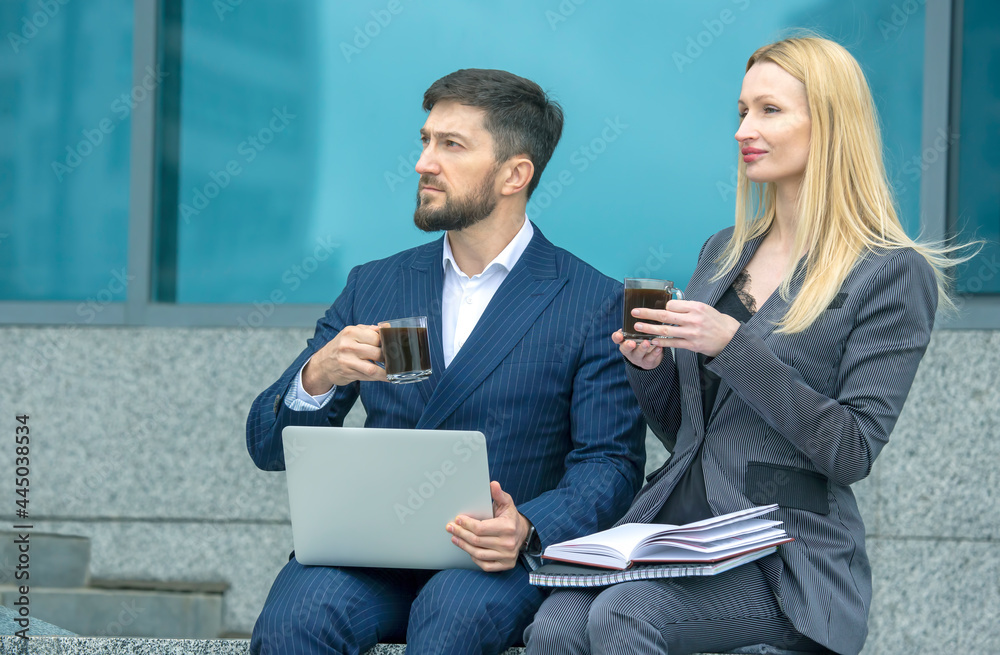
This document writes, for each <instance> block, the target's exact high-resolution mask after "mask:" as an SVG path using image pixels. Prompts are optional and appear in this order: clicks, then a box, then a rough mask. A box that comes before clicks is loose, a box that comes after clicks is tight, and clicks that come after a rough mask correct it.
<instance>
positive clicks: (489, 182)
mask: <svg viewBox="0 0 1000 655" xmlns="http://www.w3.org/2000/svg"><path fill="white" fill-rule="evenodd" d="M485 115H486V113H485V112H484V111H483V110H482V109H479V108H478V107H469V106H468V105H463V104H459V103H457V102H453V101H443V102H439V103H437V104H436V105H434V108H433V109H431V112H430V114H428V116H427V121H426V122H424V126H423V128H421V130H420V136H421V139H422V141H423V143H424V151H423V154H421V155H420V160H419V161H417V165H416V171H417V173H419V174H420V181H419V183H418V188H417V208H416V210H415V211H414V212H413V222H414V223H415V224H416V226H417V227H419V228H420V229H421V230H424V231H425V232H436V231H439V230H461V229H464V228H467V227H469V226H470V225H475V224H476V223H478V222H479V221H481V220H483V219H484V218H486V217H487V216H489V215H490V214H491V213H493V210H494V209H495V208H496V206H497V199H498V197H499V190H498V188H497V172H498V171H499V169H500V166H499V164H497V162H496V158H495V157H494V154H493V138H492V137H491V136H490V134H489V132H487V131H486V128H485V127H483V119H484V118H485Z"/></svg>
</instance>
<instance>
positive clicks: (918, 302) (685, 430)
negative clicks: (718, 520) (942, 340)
mask: <svg viewBox="0 0 1000 655" xmlns="http://www.w3.org/2000/svg"><path fill="white" fill-rule="evenodd" d="M738 108H739V114H740V119H741V121H740V126H739V130H738V131H737V132H736V140H737V142H738V143H739V149H740V164H739V178H740V185H739V192H738V196H737V206H736V225H735V226H734V227H732V228H728V229H726V230H723V231H722V232H720V233H718V234H716V235H714V236H713V237H712V238H710V239H709V240H708V242H707V243H706V244H705V245H704V247H703V248H702V251H701V255H700V257H699V260H698V266H697V268H696V270H695V272H694V275H693V276H692V278H691V281H690V283H689V284H688V286H687V288H686V289H685V291H686V293H687V297H688V300H672V301H670V303H669V304H668V305H667V308H666V309H665V310H643V309H639V310H635V311H634V312H633V315H635V316H637V317H638V318H640V319H646V320H648V321H650V322H648V323H640V324H638V325H637V326H636V327H637V329H638V330H641V331H643V332H646V333H650V334H655V335H658V336H659V337H662V339H660V338H657V339H654V340H652V341H643V342H641V343H637V342H635V341H631V340H623V338H622V334H621V332H617V333H615V334H614V335H613V337H612V338H613V339H614V342H615V343H616V344H619V348H620V349H621V352H622V354H623V355H624V356H625V357H626V358H627V360H628V361H629V362H630V363H631V366H630V367H629V370H628V378H629V382H630V383H631V385H632V389H633V390H634V392H635V394H636V396H637V397H638V399H639V402H640V405H641V406H642V409H643V412H644V414H645V415H646V418H647V420H648V421H649V424H650V426H651V427H652V428H653V430H654V431H655V432H656V434H657V435H658V436H659V437H660V439H661V440H662V441H663V442H664V444H665V445H666V446H667V448H668V449H669V450H670V451H672V456H671V458H670V460H669V461H668V463H667V464H666V465H665V466H664V467H663V468H662V469H660V470H659V471H657V472H656V473H654V474H653V475H651V476H650V477H649V479H648V483H647V485H646V486H645V487H644V488H643V490H642V491H641V492H640V493H639V495H638V496H637V497H636V499H635V501H634V502H633V504H632V507H631V509H630V510H629V511H628V513H627V514H626V515H625V517H624V518H623V519H622V520H621V522H622V523H628V522H647V523H648V522H656V523H671V524H680V523H685V522H689V521H694V520H699V519H702V518H707V517H709V516H713V515H719V514H724V513H727V512H732V511H735V510H739V509H744V508H748V507H751V506H753V505H762V504H768V503H777V504H778V505H780V509H779V510H778V511H777V512H776V513H774V514H772V515H770V516H769V517H768V518H776V519H779V520H782V521H784V528H785V529H786V530H787V531H788V533H789V534H790V535H791V536H792V537H794V538H795V541H793V542H791V543H789V544H786V545H784V546H781V547H780V548H779V553H778V554H775V555H771V556H768V557H766V558H764V559H762V560H760V561H758V562H756V563H753V564H750V565H747V566H743V567H739V568H737V569H734V570H731V571H729V572H727V573H724V574H720V575H718V576H715V577H707V578H681V579H675V580H662V581H644V582H628V583H622V584H619V585H614V586H611V587H608V588H605V589H585V590H576V589H574V590H559V591H556V592H555V593H553V594H552V595H551V596H550V597H549V598H548V599H547V600H546V601H545V602H544V603H543V605H542V607H541V609H539V611H538V614H537V615H536V617H535V621H534V623H533V624H532V625H531V626H530V627H529V628H528V629H527V630H526V632H525V637H526V640H527V644H528V651H529V652H531V653H544V654H546V655H549V654H553V653H669V654H670V655H675V654H677V653H694V652H703V651H709V652H730V651H732V650H733V649H738V648H746V647H749V646H752V645H756V644H767V645H770V646H771V647H776V648H777V649H780V650H785V651H797V652H831V651H832V652H836V653H842V654H845V655H846V654H854V653H858V652H859V651H860V650H861V647H862V645H863V644H864V642H865V637H866V635H867V622H868V608H869V604H870V602H871V569H870V567H869V563H868V556H867V554H866V552H865V528H864V524H863V523H862V520H861V516H860V513H859V512H858V505H857V502H856V501H855V498H854V494H853V493H852V491H851V486H850V485H851V484H853V483H854V482H857V481H858V480H861V479H863V478H864V477H865V476H867V475H868V474H869V473H870V472H871V469H872V464H873V463H874V461H875V458H876V457H877V456H878V454H879V452H880V451H881V450H882V447H883V446H884V445H885V444H886V442H887V441H888V439H889V434H890V432H891V431H892V428H893V426H894V424H895V423H896V419H897V417H898V416H899V413H900V410H901V409H902V407H903V402H904V401H905V399H906V396H907V393H908V392H909V389H910V385H911V383H912V382H913V378H914V375H915V374H916V372H917V366H918V364H919V363H920V359H921V357H922V356H923V354H924V350H925V349H926V348H927V343H928V341H929V339H930V335H931V327H932V325H933V322H934V313H935V309H936V306H937V302H938V298H939V297H941V298H942V299H943V302H950V301H949V300H948V297H947V295H946V294H945V293H944V285H945V282H946V279H945V275H944V270H945V267H946V266H948V265H950V264H951V263H953V262H950V261H949V260H948V258H947V257H946V255H947V254H948V252H949V250H948V249H947V248H935V247H931V246H927V245H921V244H918V243H915V242H914V241H913V240H911V239H910V238H909V237H908V236H907V235H906V233H905V231H904V230H903V228H902V226H901V225H900V222H899V218H898V217H897V215H896V209H895V206H894V200H893V195H892V191H891V189H890V186H889V184H888V181H887V177H886V173H885V168H884V166H883V162H882V144H881V137H880V134H879V129H878V122H877V119H876V114H875V108H874V104H873V102H872V96H871V92H870V91H869V88H868V84H867V82H866V80H865V77H864V74H863V73H862V71H861V69H860V67H859V66H858V64H857V62H856V61H855V59H854V58H853V57H852V56H851V55H850V54H849V53H848V52H847V50H845V49H844V48H843V47H841V46H840V45H837V44H836V43H833V42H831V41H828V40H825V39H820V38H814V37H805V38H790V39H785V40H783V41H779V42H777V43H773V44H770V45H767V46H764V47H762V48H760V49H759V50H757V52H755V53H754V54H753V56H752V57H750V60H749V61H748V62H747V70H746V75H745V77H744V78H743V87H742V90H741V92H740V97H739V102H738ZM654 321H655V322H654ZM661 323H662V324H661ZM666 339H669V341H667V340H666ZM666 347H672V348H674V349H675V357H673V358H672V357H670V354H669V353H665V352H664V350H665V348H666ZM675 360H676V362H675ZM542 538H543V540H544V535H543V536H542ZM746 652H755V653H759V652H762V650H761V649H760V647H757V648H756V649H753V650H747V651H746ZM764 652H773V650H772V651H766V650H765V651H764Z"/></svg>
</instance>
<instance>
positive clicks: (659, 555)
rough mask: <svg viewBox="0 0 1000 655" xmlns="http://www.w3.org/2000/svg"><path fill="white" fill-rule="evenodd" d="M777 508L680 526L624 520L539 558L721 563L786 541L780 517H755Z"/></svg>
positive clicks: (589, 562)
mask: <svg viewBox="0 0 1000 655" xmlns="http://www.w3.org/2000/svg"><path fill="white" fill-rule="evenodd" d="M777 508H778V506H777V505H766V506H762V507H751V508H749V509H745V510H740V511H738V512H732V513H730V514H724V515H722V516H714V517H712V518H708V519H704V520H702V521H696V522H694V523H687V524H685V525H662V524H645V523H626V524H624V525H619V526H617V527H614V528H611V529H610V530H604V531H602V532H597V533H595V534H592V535H588V536H586V537H579V538H577V539H571V540H569V541H563V542H561V543H558V544H553V545H551V546H549V547H548V548H546V549H545V552H544V553H542V557H543V558H544V559H547V560H553V561H557V562H567V563H569V564H582V565H585V566H592V567H599V568H604V569H616V570H625V569H628V568H630V567H631V566H632V565H633V564H650V563H681V562H683V563H713V562H715V563H718V562H723V561H726V560H731V559H734V558H739V557H741V556H743V555H747V554H749V553H755V552H758V551H762V550H764V549H767V548H771V547H774V546H778V545H779V544H783V543H787V542H789V541H791V540H792V539H791V538H790V537H789V536H788V534H787V533H786V532H785V531H784V530H783V529H781V528H780V527H779V526H780V525H781V521H770V520H767V519H761V518H758V517H760V516H762V515H764V514H767V513H768V512H772V511H774V510H776V509H777Z"/></svg>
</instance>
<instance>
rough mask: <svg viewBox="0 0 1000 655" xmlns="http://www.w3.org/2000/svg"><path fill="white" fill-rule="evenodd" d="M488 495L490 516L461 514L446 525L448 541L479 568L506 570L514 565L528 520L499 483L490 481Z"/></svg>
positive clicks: (525, 535) (525, 532) (523, 539)
mask: <svg viewBox="0 0 1000 655" xmlns="http://www.w3.org/2000/svg"><path fill="white" fill-rule="evenodd" d="M490 495H492V496H493V518H491V519H486V520H484V521H479V520H476V519H474V518H472V517H471V516H466V515H464V514H460V515H459V516H457V517H455V520H454V521H452V522H451V523H449V524H448V526H447V530H448V532H450V533H451V542H452V543H453V544H455V545H456V546H458V547H459V548H461V549H462V550H464V551H465V552H467V553H469V555H471V556H472V561H473V562H475V563H476V565H477V566H479V568H481V569H482V570H484V571H506V570H507V569H512V568H514V566H515V565H516V564H517V557H518V555H519V554H520V552H521V546H522V545H523V544H524V541H525V539H527V538H528V529H529V527H530V526H531V523H530V522H529V521H528V519H526V518H524V516H522V515H521V513H520V512H518V511H517V507H515V506H514V499H513V498H511V497H510V494H508V493H507V492H505V491H504V490H503V489H501V488H500V483H499V482H496V481H494V482H491V483H490Z"/></svg>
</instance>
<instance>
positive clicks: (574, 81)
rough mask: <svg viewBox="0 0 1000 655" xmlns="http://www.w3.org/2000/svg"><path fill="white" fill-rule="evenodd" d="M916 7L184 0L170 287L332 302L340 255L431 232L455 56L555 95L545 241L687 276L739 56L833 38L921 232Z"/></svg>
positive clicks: (733, 124) (721, 212)
mask: <svg viewBox="0 0 1000 655" xmlns="http://www.w3.org/2000/svg"><path fill="white" fill-rule="evenodd" d="M216 4H218V3H216ZM903 4H905V3H903ZM913 5H914V7H915V8H916V10H914V11H913V12H911V13H907V12H906V10H904V9H901V8H900V3H899V2H898V1H893V0H869V1H867V2H865V3H843V2H838V1H835V0H794V1H788V2H782V3H780V4H779V3H763V2H753V1H751V0H714V1H711V2H709V1H701V2H687V3H680V2H670V3H648V2H618V3H583V4H579V5H578V4H576V3H573V2H565V3H562V4H560V3H556V2H551V3H537V2H530V1H528V0H512V1H510V2H506V3H503V4H502V5H496V4H492V5H491V4H484V3H469V2H460V1H458V0H452V1H442V2H434V3H423V4H419V5H418V4H411V3H408V2H403V1H399V2H396V1H393V2H389V1H388V0H365V1H359V2H351V3H332V2H330V3H316V2H311V1H309V2H307V1H300V2H284V3H268V4H267V5H266V6H256V5H254V4H251V3H246V2H244V3H242V4H240V5H238V6H237V7H235V8H233V10H232V11H227V12H225V13H220V12H219V11H218V8H217V7H213V6H212V5H210V4H209V3H204V2H195V1H194V0H188V2H186V3H185V4H184V7H185V11H186V12H187V13H186V15H185V17H184V30H185V31H184V35H185V36H184V55H183V62H182V63H183V80H184V82H183V109H182V139H181V154H180V161H181V170H180V178H181V179H180V202H181V205H182V207H181V218H180V220H179V222H178V235H179V237H178V241H179V246H178V249H179V253H178V296H177V298H178V301H180V302H220V301H221V302H231V301H241V302H253V301H258V302H264V301H266V300H268V299H269V297H270V296H271V294H275V295H276V297H278V298H281V299H282V301H284V302H320V303H326V302H329V301H330V300H332V298H333V297H335V296H336V294H337V293H338V292H339V290H340V289H341V287H342V285H343V283H344V280H345V278H346V275H347V273H348V271H349V270H350V267H351V266H353V265H355V264H358V263H361V262H364V261H368V260H371V259H375V258H380V257H385V256H388V255H390V254H392V253H394V252H397V251H399V250H401V249H404V248H407V247H411V246H414V245H417V244H419V243H423V242H426V241H428V240H430V239H431V238H434V236H436V235H433V236H432V235H426V234H424V233H421V232H419V231H418V230H417V229H416V228H415V227H414V226H413V224H412V213H413V207H414V197H415V191H416V181H417V176H416V174H415V173H414V171H413V164H414V162H415V161H416V159H417V157H418V156H419V152H420V146H419V141H418V130H419V128H420V126H421V125H422V123H423V121H424V118H425V115H424V112H423V111H422V110H421V108H420V104H421V99H422V95H423V92H424V90H425V89H426V88H427V87H428V86H429V85H430V84H431V83H432V82H433V81H434V80H435V79H437V78H439V77H441V76H443V75H445V74H447V73H449V72H452V71H453V70H456V69H458V68H463V67H481V68H502V69H506V70H510V71H512V72H515V73H517V74H520V75H523V76H526V77H529V78H531V79H533V80H535V81H537V82H539V83H540V84H541V85H542V86H543V87H544V88H546V89H547V90H549V91H550V92H551V93H552V94H553V95H554V96H555V97H556V98H557V99H558V100H559V101H560V102H561V103H562V104H563V106H564V108H565V111H566V125H565V129H564V132H563V137H562V141H561V143H560V145H559V148H558V149H557V150H556V152H555V155H554V156H553V158H552V161H551V162H550V163H549V166H548V168H547V169H546V172H545V174H544V176H543V178H542V184H541V186H540V187H539V188H538V190H537V191H536V193H535V196H534V198H533V202H532V203H531V204H530V205H529V207H528V213H529V215H530V216H531V217H532V218H533V219H534V220H535V221H536V223H537V225H538V226H539V228H540V229H541V230H542V231H543V232H544V233H545V234H546V236H548V237H549V238H550V239H551V240H552V241H554V242H555V243H557V244H559V245H561V246H564V247H566V248H568V249H570V250H571V251H573V252H575V253H576V254H578V255H579V256H581V257H583V258H584V259H586V260H588V261H590V262H591V263H593V264H594V265H595V266H597V267H598V268H599V269H601V270H602V271H604V272H605V273H607V274H609V275H612V276H614V277H618V278H621V277H623V276H626V275H634V274H640V275H641V274H649V275H656V276H664V277H668V278H670V279H673V280H675V281H680V282H684V281H686V280H687V279H688V277H689V276H690V275H691V272H692V271H693V269H694V265H695V261H696V259H697V255H698V252H699V249H700V247H701V245H702V243H703V242H704V241H705V239H706V238H707V237H708V236H709V235H711V234H712V233H713V232H715V231H717V230H719V229H721V228H723V227H725V226H727V225H730V224H731V223H732V220H733V210H734V203H735V195H734V188H733V186H732V180H733V176H734V173H735V170H736V162H737V156H738V153H737V147H736V146H737V144H736V142H735V140H734V139H733V134H734V133H735V131H736V128H737V111H736V100H737V97H738V95H739V90H740V84H741V80H742V76H743V71H744V67H745V62H746V59H747V57H749V55H750V54H751V53H752V52H753V51H754V50H755V49H756V48H757V47H758V46H760V45H762V44H764V43H766V42H768V41H770V40H773V39H775V38H779V37H780V36H782V35H784V34H785V33H787V30H788V28H790V27H806V28H813V29H817V30H819V31H820V32H822V33H824V34H826V35H829V36H831V37H833V38H835V39H837V40H839V41H840V42H842V43H843V44H845V45H846V46H847V47H848V48H849V49H850V50H851V51H852V52H853V53H854V54H855V55H856V56H857V57H858V59H859V61H860V62H861V64H862V66H863V67H864V69H865V71H866V73H867V74H868V75H869V79H870V82H871V85H872V88H873V91H874V94H875V96H876V102H877V103H878V107H879V110H880V112H881V115H882V120H883V123H884V125H885V132H884V137H885V142H886V158H887V164H888V166H889V173H890V176H891V177H892V179H893V180H894V181H895V183H896V185H897V187H898V191H899V199H900V206H901V210H902V220H903V222H904V224H905V225H906V226H907V227H908V229H909V230H910V231H911V233H914V234H915V233H916V232H917V231H918V224H919V211H918V199H919V185H920V167H919V166H913V161H914V159H916V160H917V161H919V157H920V136H921V93H922V74H923V70H922V61H923V31H924V16H923V10H922V5H920V3H913ZM907 6H908V5H907ZM286 122H287V124H286ZM265 140H266V142H265Z"/></svg>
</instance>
